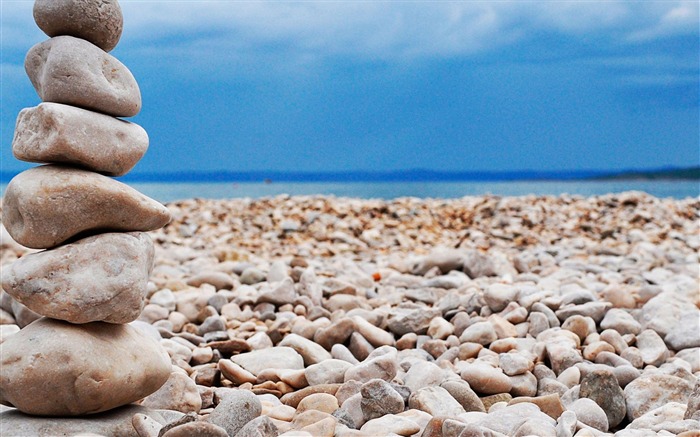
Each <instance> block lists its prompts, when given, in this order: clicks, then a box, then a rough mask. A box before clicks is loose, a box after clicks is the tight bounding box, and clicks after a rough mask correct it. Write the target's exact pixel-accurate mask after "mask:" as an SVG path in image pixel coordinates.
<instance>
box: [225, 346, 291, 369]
mask: <svg viewBox="0 0 700 437" xmlns="http://www.w3.org/2000/svg"><path fill="white" fill-rule="evenodd" d="M231 361H232V362H234V363H236V364H238V365H239V366H241V367H242V368H244V369H245V370H247V371H248V372H250V373H252V374H253V375H257V374H259V373H260V372H262V371H263V370H266V369H292V370H301V369H303V368H304V359H303V358H302V356H301V355H299V354H298V353H297V351H295V350H294V349H292V348H290V347H273V348H269V349H260V350H255V351H252V352H246V353H242V354H238V355H234V356H232V357H231Z"/></svg>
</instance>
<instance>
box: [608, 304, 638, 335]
mask: <svg viewBox="0 0 700 437" xmlns="http://www.w3.org/2000/svg"><path fill="white" fill-rule="evenodd" d="M600 327H601V329H613V330H615V331H617V332H619V333H620V335H625V334H635V335H636V334H639V333H640V332H641V331H642V325H641V324H640V323H639V322H638V321H636V320H635V319H634V317H632V315H631V314H630V313H629V312H627V311H625V310H622V309H617V308H612V309H611V310H609V311H608V312H607V313H606V314H605V317H603V320H602V321H601V322H600Z"/></svg>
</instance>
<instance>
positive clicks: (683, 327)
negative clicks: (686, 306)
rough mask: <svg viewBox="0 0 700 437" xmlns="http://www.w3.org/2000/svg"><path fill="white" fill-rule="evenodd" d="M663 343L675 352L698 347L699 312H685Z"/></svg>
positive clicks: (699, 341)
mask: <svg viewBox="0 0 700 437" xmlns="http://www.w3.org/2000/svg"><path fill="white" fill-rule="evenodd" d="M664 341H665V342H666V344H667V345H668V346H669V347H670V348H671V349H673V350H675V351H680V350H683V349H690V348H696V347H700V311H697V310H693V309H691V310H688V311H687V312H685V313H684V314H683V315H682V316H681V318H680V319H679V320H678V323H677V324H676V326H675V327H673V328H672V329H671V330H670V331H669V332H668V334H666V337H664Z"/></svg>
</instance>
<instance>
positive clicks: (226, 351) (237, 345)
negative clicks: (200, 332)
mask: <svg viewBox="0 0 700 437" xmlns="http://www.w3.org/2000/svg"><path fill="white" fill-rule="evenodd" d="M220 332H222V331H214V332H210V333H207V334H206V335H205V337H204V340H205V341H207V338H208V337H209V335H211V334H217V333H220ZM224 334H226V333H225V332H224ZM226 336H228V334H226V335H225V337H226ZM216 337H218V336H216ZM205 346H206V347H210V348H212V349H214V350H216V351H218V352H219V353H221V354H222V355H225V356H229V355H233V354H236V353H239V352H248V351H250V345H249V344H248V343H247V342H246V341H245V340H242V339H240V338H229V339H228V340H214V341H209V342H208V343H207V344H206V345H205ZM241 355H242V354H241Z"/></svg>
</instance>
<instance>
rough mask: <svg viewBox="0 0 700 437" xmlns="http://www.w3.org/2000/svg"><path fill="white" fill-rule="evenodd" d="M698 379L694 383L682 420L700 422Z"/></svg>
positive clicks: (699, 380) (699, 381)
mask: <svg viewBox="0 0 700 437" xmlns="http://www.w3.org/2000/svg"><path fill="white" fill-rule="evenodd" d="M699 412H700V379H698V380H696V381H695V386H694V387H693V392H692V393H691V394H690V399H689V400H688V406H687V408H686V411H685V414H684V415H683V419H695V420H700V413H699Z"/></svg>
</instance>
